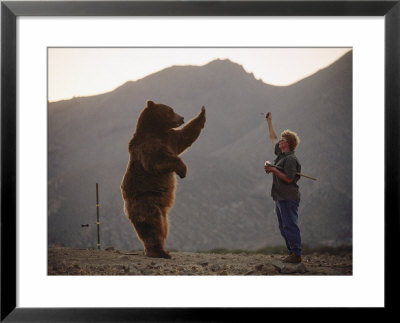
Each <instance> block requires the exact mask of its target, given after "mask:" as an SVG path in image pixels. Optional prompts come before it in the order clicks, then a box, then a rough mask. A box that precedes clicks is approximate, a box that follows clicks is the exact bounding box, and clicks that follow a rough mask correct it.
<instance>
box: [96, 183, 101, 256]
mask: <svg viewBox="0 0 400 323" xmlns="http://www.w3.org/2000/svg"><path fill="white" fill-rule="evenodd" d="M96 209H97V249H100V214H99V213H100V205H99V184H98V183H96Z"/></svg>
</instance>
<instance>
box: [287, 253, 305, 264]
mask: <svg viewBox="0 0 400 323" xmlns="http://www.w3.org/2000/svg"><path fill="white" fill-rule="evenodd" d="M283 262H287V263H290V264H298V263H300V262H301V256H298V255H296V254H295V253H292V254H290V255H289V256H287V257H286V258H285V259H283Z"/></svg>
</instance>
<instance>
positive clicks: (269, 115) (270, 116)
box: [265, 112, 272, 121]
mask: <svg viewBox="0 0 400 323" xmlns="http://www.w3.org/2000/svg"><path fill="white" fill-rule="evenodd" d="M265 119H267V121H272V113H271V112H268V113H267V114H266V115H265Z"/></svg>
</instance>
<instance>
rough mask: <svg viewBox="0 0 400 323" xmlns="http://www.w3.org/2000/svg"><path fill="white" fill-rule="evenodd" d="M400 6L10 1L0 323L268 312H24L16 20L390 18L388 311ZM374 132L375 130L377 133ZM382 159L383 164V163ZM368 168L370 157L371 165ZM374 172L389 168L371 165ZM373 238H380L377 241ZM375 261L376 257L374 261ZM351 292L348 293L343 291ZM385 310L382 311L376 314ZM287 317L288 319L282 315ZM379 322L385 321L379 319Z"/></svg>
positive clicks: (6, 6) (4, 16) (393, 251)
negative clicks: (19, 278) (20, 297)
mask: <svg viewBox="0 0 400 323" xmlns="http://www.w3.org/2000/svg"><path fill="white" fill-rule="evenodd" d="M399 2H400V1H399V0H396V1H386V0H381V1H320V0H317V1H299V0H297V1H78V2H76V1H71V2H68V1H65V2H64V1H62V2H59V1H58V2H57V1H43V2H36V1H33V2H32V1H29V2H28V1H27V2H25V1H4V2H2V3H1V242H0V243H1V321H2V322H3V321H5V322H30V321H34V322H89V321H96V322H128V321H129V322H131V321H134V322H136V321H138V322H142V321H153V322H166V321H177V322H179V321H180V322H182V321H185V322H186V321H213V322H221V321H229V322H233V321H237V320H241V317H242V315H245V316H246V317H248V318H251V317H254V318H256V317H257V316H258V315H265V312H264V311H265V310H266V309H255V308H252V309H249V308H247V309H243V308H235V309H228V308H212V309H211V308H129V309H128V308H62V309H61V308H57V309H51V308H40V309H39V308H17V307H16V300H17V290H16V287H17V285H16V269H17V267H16V266H17V265H16V238H17V237H16V220H17V219H16V207H17V205H16V203H17V200H16V189H17V187H16V162H17V156H16V131H17V129H16V112H17V110H16V104H17V101H16V82H17V79H16V72H17V71H16V54H17V49H16V37H17V30H16V20H17V18H18V17H19V16H383V17H384V19H385V156H384V159H385V162H384V167H385V179H384V180H385V307H384V309H383V310H390V309H392V308H394V306H396V304H395V301H394V300H395V299H394V297H395V296H393V293H391V292H390V290H391V289H392V288H394V287H396V286H398V285H399V284H398V282H399V279H398V278H396V276H398V274H397V273H394V272H393V271H394V270H395V269H392V268H393V264H394V261H395V260H396V259H397V258H398V250H397V249H398V248H397V246H396V244H394V243H391V241H392V239H393V237H396V236H397V237H398V236H399V235H398V234H399V205H400V203H399V202H398V201H399V198H400V194H399V155H400V153H399V130H398V127H399V108H400V102H399V98H400V94H399V93H400V91H399V90H400V64H399V63H400V48H399V44H400V3H399ZM371 131H373V125H371ZM382 157H383V156H382ZM365 162H369V158H368V156H367V157H366V161H365ZM375 167H383V163H378V164H372V163H371V174H366V176H373V172H374V168H375ZM371 236H372V237H373V233H371ZM371 261H373V255H371ZM344 292H345V291H344ZM377 310H382V309H377ZM280 314H282V313H280ZM380 314H382V313H381V312H380Z"/></svg>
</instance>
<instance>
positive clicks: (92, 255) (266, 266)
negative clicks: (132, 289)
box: [48, 246, 352, 276]
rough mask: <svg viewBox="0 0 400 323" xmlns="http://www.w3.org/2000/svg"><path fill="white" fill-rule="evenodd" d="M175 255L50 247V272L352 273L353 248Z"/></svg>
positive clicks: (142, 273) (66, 273)
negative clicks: (297, 255) (294, 254)
mask: <svg viewBox="0 0 400 323" xmlns="http://www.w3.org/2000/svg"><path fill="white" fill-rule="evenodd" d="M170 254H171V256H172V259H159V258H148V257H146V256H144V254H143V252H142V251H122V250H115V249H113V248H109V249H108V250H97V249H74V248H64V247H57V246H52V247H49V249H48V274H49V275H175V276H182V275H230V276H233V275H242V276H244V275H352V255H351V252H341V253H335V254H330V253H310V254H305V255H303V257H302V262H301V263H300V264H285V263H283V262H282V259H283V258H284V257H285V255H282V254H270V255H264V254H249V253H245V252H242V253H224V254H214V253H196V252H171V253H170Z"/></svg>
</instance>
